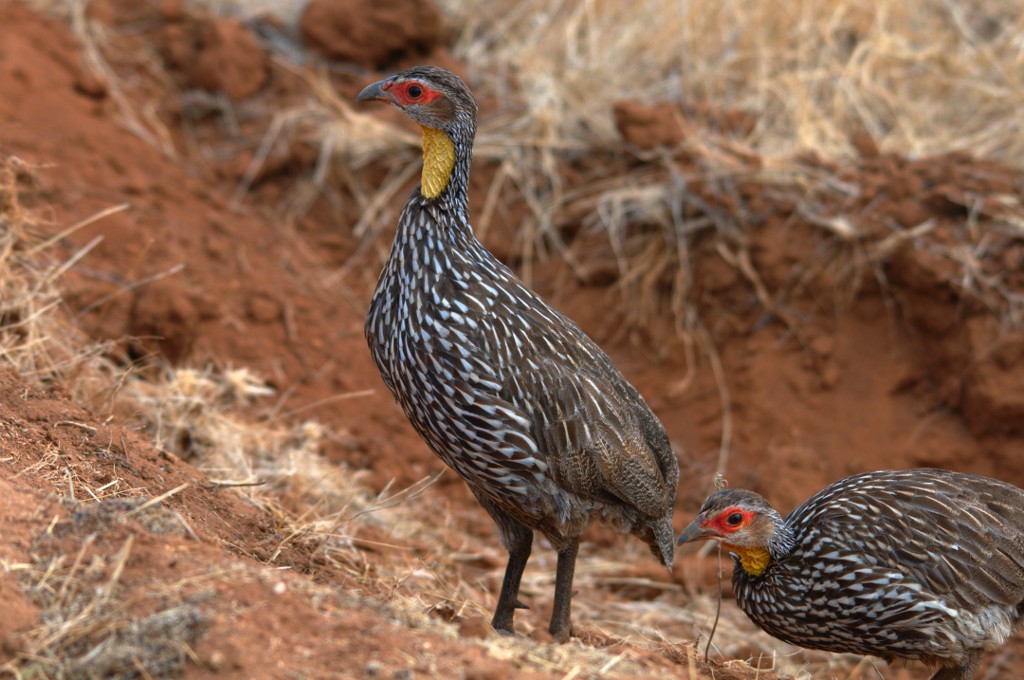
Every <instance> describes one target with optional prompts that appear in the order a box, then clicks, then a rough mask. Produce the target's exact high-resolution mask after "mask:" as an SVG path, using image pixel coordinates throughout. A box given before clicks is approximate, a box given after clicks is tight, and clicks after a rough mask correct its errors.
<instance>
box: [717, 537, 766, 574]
mask: <svg viewBox="0 0 1024 680" xmlns="http://www.w3.org/2000/svg"><path fill="white" fill-rule="evenodd" d="M723 545H724V546H725V547H726V549H727V550H729V551H730V552H733V553H736V555H737V556H738V557H739V558H740V568H741V569H743V571H745V572H746V573H747V575H748V576H760V575H761V574H763V573H764V572H765V569H767V568H768V565H769V564H771V563H772V554H771V553H770V552H768V550H766V549H765V548H744V547H740V546H738V545H729V544H728V543H723Z"/></svg>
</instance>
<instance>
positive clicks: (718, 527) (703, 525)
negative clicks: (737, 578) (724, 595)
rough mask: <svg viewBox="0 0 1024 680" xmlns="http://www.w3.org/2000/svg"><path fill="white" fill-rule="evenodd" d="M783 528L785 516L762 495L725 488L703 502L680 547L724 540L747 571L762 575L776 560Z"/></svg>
mask: <svg viewBox="0 0 1024 680" xmlns="http://www.w3.org/2000/svg"><path fill="white" fill-rule="evenodd" d="M783 527H784V520H783V519H782V516H781V515H779V513H778V512H777V511H776V510H775V509H774V508H773V507H772V506H771V505H770V504H769V503H768V501H766V500H765V499H764V497H763V496H761V495H760V494H756V493H754V492H753V491H747V490H745V489H724V490H722V491H718V492H717V493H714V494H712V495H711V496H709V497H708V499H707V500H706V501H704V506H703V507H702V508H701V509H700V514H698V515H697V518H696V519H695V520H693V522H692V523H691V524H690V526H688V527H686V529H684V530H683V533H682V534H680V535H679V544H680V545H682V544H683V543H687V542H689V541H707V540H711V541H721V542H722V545H724V546H725V547H726V548H727V549H729V550H730V551H732V552H734V553H736V555H738V556H739V558H740V565H741V566H742V567H743V570H744V571H746V572H747V573H748V574H750V575H751V576H760V575H761V574H762V573H764V570H765V569H767V568H768V565H769V564H770V563H771V561H772V559H773V555H772V553H773V548H775V547H776V543H777V541H778V538H779V536H780V533H781V532H782V530H783Z"/></svg>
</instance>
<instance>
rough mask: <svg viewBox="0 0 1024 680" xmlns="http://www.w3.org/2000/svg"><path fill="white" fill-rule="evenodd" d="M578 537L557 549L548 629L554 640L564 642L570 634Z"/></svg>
mask: <svg viewBox="0 0 1024 680" xmlns="http://www.w3.org/2000/svg"><path fill="white" fill-rule="evenodd" d="M579 548H580V539H579V538H577V537H573V538H571V539H569V544H568V545H567V546H565V547H564V548H562V549H561V550H559V551H558V572H557V573H556V575H555V606H554V609H552V611H551V625H550V626H549V627H548V630H549V631H550V632H551V634H552V635H553V636H554V638H555V642H565V641H567V640H568V639H569V636H570V635H572V577H573V574H574V573H575V572H576V553H577V552H578V551H579Z"/></svg>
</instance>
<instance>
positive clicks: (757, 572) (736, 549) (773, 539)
mask: <svg viewBox="0 0 1024 680" xmlns="http://www.w3.org/2000/svg"><path fill="white" fill-rule="evenodd" d="M771 519H772V524H773V525H774V530H773V531H772V533H771V536H769V537H768V541H767V545H763V546H737V545H730V544H728V543H724V542H723V545H725V547H726V548H728V549H729V550H730V551H731V552H733V553H736V555H737V557H739V559H740V567H741V568H742V569H743V571H745V572H746V573H747V575H749V576H751V577H757V576H761V575H762V574H764V572H765V571H767V570H768V567H770V566H771V565H772V564H774V563H775V562H778V561H779V560H781V559H783V558H784V557H786V556H787V555H789V553H791V552H793V548H794V547H795V546H796V538H795V537H794V536H793V528H792V527H791V526H790V525H789V524H787V523H786V520H784V519H783V518H782V516H781V515H779V514H778V513H774V515H773V516H772V518H771Z"/></svg>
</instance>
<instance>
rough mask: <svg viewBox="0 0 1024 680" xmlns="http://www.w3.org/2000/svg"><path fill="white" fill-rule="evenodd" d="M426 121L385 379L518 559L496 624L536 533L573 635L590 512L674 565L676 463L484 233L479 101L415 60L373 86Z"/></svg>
mask: <svg viewBox="0 0 1024 680" xmlns="http://www.w3.org/2000/svg"><path fill="white" fill-rule="evenodd" d="M366 100H381V101H385V102H388V103H390V104H393V105H394V106H396V107H397V108H399V109H401V110H402V111H404V112H405V113H406V114H407V115H408V116H409V117H410V118H412V119H413V120H414V121H416V122H417V123H419V125H420V126H421V127H422V128H423V174H422V183H421V185H420V186H419V187H417V188H416V190H414V191H413V193H412V196H411V197H410V198H409V201H408V202H407V203H406V204H405V208H404V209H403V210H402V215H401V218H400V219H399V222H398V231H397V233H396V234H395V241H394V243H393V245H392V247H391V253H390V255H389V256H388V259H387V262H386V263H385V265H384V270H383V271H382V272H381V275H380V279H379V280H378V281H377V290H376V292H375V293H374V295H373V300H372V302H371V303H370V311H369V313H368V315H367V317H366V327H365V331H366V339H367V342H368V343H369V345H370V353H371V354H372V355H373V360H374V361H375V362H376V364H377V368H378V369H379V370H380V374H381V377H382V378H383V379H384V383H385V384H386V385H387V386H388V389H389V390H391V393H392V394H393V395H394V396H395V399H396V400H397V401H398V403H399V404H401V406H402V409H403V410H404V411H405V415H406V416H407V417H408V418H409V420H410V422H411V423H412V425H413V427H414V428H415V429H416V431H417V432H419V433H420V436H422V437H423V439H424V440H425V441H426V442H427V444H428V445H429V446H430V448H431V449H433V451H434V453H436V454H437V455H438V456H439V457H440V458H441V460H443V461H444V462H445V463H446V464H447V465H448V466H449V467H450V468H452V469H453V470H455V472H457V473H458V474H459V476H461V477H462V478H463V479H464V480H465V481H466V483H467V484H468V485H469V488H470V489H471V490H472V491H473V494H474V495H475V496H476V498H477V500H478V501H479V503H480V505H482V506H483V507H484V509H485V510H487V512H488V513H489V514H490V515H491V517H492V518H493V519H494V521H495V523H496V524H497V526H498V532H499V535H500V537H501V542H502V544H503V545H504V546H505V548H506V549H507V550H508V553H509V558H508V565H507V567H506V569H505V578H504V580H503V582H502V586H501V594H500V595H499V597H498V604H497V607H496V608H495V612H494V618H493V620H492V621H491V625H492V626H493V627H494V628H495V629H496V630H497V631H499V632H508V633H511V632H512V631H513V626H512V620H513V614H514V613H515V610H516V609H519V608H526V605H524V604H522V603H521V602H520V601H519V582H520V580H521V578H522V575H523V569H524V567H525V566H526V562H527V560H528V559H529V557H530V549H531V545H532V543H533V532H534V531H535V530H536V531H539V532H541V533H542V534H544V536H546V537H547V538H548V540H549V541H550V542H551V544H552V545H553V546H554V547H555V549H556V550H557V551H558V567H557V575H556V579H555V601H554V607H553V612H552V614H551V626H550V628H549V630H550V632H551V634H552V635H553V636H554V638H555V640H557V641H558V642H564V641H566V640H567V639H568V638H569V636H570V634H571V633H572V622H571V615H570V606H571V602H570V600H571V597H572V580H573V573H574V571H575V568H576V553H577V550H578V548H579V540H580V534H581V533H582V532H583V530H584V529H585V528H586V526H587V525H588V524H589V523H590V522H591V521H592V520H595V519H601V520H604V521H605V522H608V523H609V524H611V525H612V526H613V527H615V528H616V529H618V530H619V531H622V532H629V533H632V534H635V535H637V536H639V537H640V538H641V539H643V540H644V541H646V542H647V544H648V545H649V546H650V548H651V552H652V553H653V554H654V555H655V557H657V558H658V559H659V560H660V561H661V563H662V564H664V565H666V566H669V567H671V565H672V556H673V548H674V543H675V536H674V533H673V529H672V507H673V504H674V502H675V495H676V485H677V483H678V481H679V463H678V461H677V459H676V456H675V453H674V452H673V451H672V447H671V446H670V444H669V441H668V436H667V435H666V434H665V430H664V428H663V427H662V426H661V423H660V422H659V421H658V419H657V418H656V417H655V415H654V414H653V413H652V412H651V409H650V407H649V406H648V405H647V403H646V402H645V401H644V400H643V398H642V397H641V396H640V395H639V394H638V393H637V391H636V389H634V388H633V386H632V385H630V384H629V383H628V382H627V381H626V379H625V378H624V377H623V376H622V374H621V373H620V372H619V371H618V369H617V368H616V367H615V365H614V364H613V363H612V361H611V359H609V358H608V356H607V355H606V354H605V353H604V352H603V351H601V349H600V348H599V347H598V346H597V345H596V344H595V343H594V342H593V341H592V340H591V339H590V338H588V337H587V336H586V335H585V334H584V333H583V331H581V330H580V328H579V327H578V326H577V325H576V324H575V323H573V322H572V321H571V320H570V319H569V318H568V317H566V316H565V315H563V314H561V313H559V312H558V311H556V310H555V309H553V308H552V307H550V306H548V305H547V304H546V303H545V302H544V301H543V300H541V299H540V298H539V297H538V296H537V295H536V294H535V293H533V292H532V291H531V290H529V289H528V288H527V287H526V286H525V285H524V284H523V283H522V281H520V280H519V279H518V278H516V276H515V275H514V274H513V273H512V272H511V270H509V268H508V267H506V266H505V265H503V264H502V263H501V262H499V261H498V260H497V259H496V258H495V257H494V256H493V255H491V254H490V253H489V252H488V251H487V250H486V249H485V248H484V247H483V245H481V244H480V242H479V241H477V240H476V238H475V237H474V236H473V230H472V228H471V227H470V225H469V209H468V195H467V190H468V186H469V166H470V160H471V158H472V149H473V137H474V134H475V132H476V113H477V106H476V100H475V99H474V98H473V95H472V94H471V93H470V91H469V88H467V87H466V84H465V83H463V82H462V80H460V79H459V78H458V77H457V76H455V74H453V73H450V72H449V71H446V70H444V69H440V68H436V67H431V66H417V67H414V68H411V69H409V70H407V71H404V72H402V73H400V74H398V75H396V76H392V77H390V78H386V79H384V80H381V81H379V82H376V83H373V84H372V85H369V86H367V87H366V88H365V89H363V91H362V92H360V93H359V95H358V96H357V97H356V101H366Z"/></svg>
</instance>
